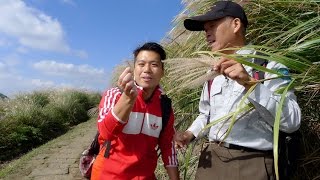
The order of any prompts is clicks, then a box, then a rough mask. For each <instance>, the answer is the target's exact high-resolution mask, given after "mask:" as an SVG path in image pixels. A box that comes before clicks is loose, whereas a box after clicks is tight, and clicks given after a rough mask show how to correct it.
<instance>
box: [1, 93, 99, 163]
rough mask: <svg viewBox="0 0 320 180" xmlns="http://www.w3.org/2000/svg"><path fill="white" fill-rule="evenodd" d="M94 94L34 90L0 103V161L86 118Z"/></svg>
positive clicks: (94, 102) (93, 103)
mask: <svg viewBox="0 0 320 180" xmlns="http://www.w3.org/2000/svg"><path fill="white" fill-rule="evenodd" d="M99 100H100V95H99V94H98V93H87V92H84V91H77V90H67V91H41V92H40V91H37V92H32V93H29V94H20V95H17V96H16V97H15V98H14V99H10V100H8V101H6V102H4V101H1V103H0V118H1V119H0V120H1V121H0V122H1V123H0V134H1V136H0V151H1V154H0V162H2V161H7V160H11V159H13V158H16V157H17V156H19V155H21V154H22V153H25V152H27V151H29V150H31V149H32V148H35V147H37V146H39V145H41V144H43V143H45V142H47V141H48V140H51V139H53V138H56V137H57V136H59V135H61V134H63V133H65V132H66V131H67V130H69V129H70V127H72V126H74V125H76V124H78V123H81V122H84V121H86V120H88V119H89V117H88V115H87V111H88V110H89V109H90V108H92V107H96V106H97V105H98V103H99Z"/></svg>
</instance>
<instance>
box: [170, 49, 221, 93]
mask: <svg viewBox="0 0 320 180" xmlns="http://www.w3.org/2000/svg"><path fill="white" fill-rule="evenodd" d="M217 60H218V58H216V57H214V58H213V57H211V56H207V55H200V57H197V58H173V59H167V60H165V61H164V63H166V69H167V76H168V78H169V79H170V80H169V81H172V82H173V84H177V86H176V87H175V89H177V90H183V89H194V88H197V87H199V86H201V85H203V83H205V82H206V81H208V80H211V79H214V78H215V77H216V76H218V75H219V73H218V72H216V71H213V70H212V65H213V63H214V62H215V61H217Z"/></svg>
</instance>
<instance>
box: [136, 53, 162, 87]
mask: <svg viewBox="0 0 320 180" xmlns="http://www.w3.org/2000/svg"><path fill="white" fill-rule="evenodd" d="M162 77H163V67H162V62H161V59H160V55H159V54H158V53H156V52H154V51H150V50H142V51H140V52H139V53H138V55H137V56H136V59H135V63H134V78H135V81H136V83H137V84H138V85H139V86H141V87H143V89H144V91H148V92H153V91H154V89H155V88H156V87H157V86H158V85H159V83H160V80H161V78H162Z"/></svg>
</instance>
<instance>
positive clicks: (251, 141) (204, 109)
mask: <svg viewBox="0 0 320 180" xmlns="http://www.w3.org/2000/svg"><path fill="white" fill-rule="evenodd" d="M253 53H256V52H255V51H253V50H239V51H238V52H237V54H253ZM249 61H251V62H252V63H253V59H249ZM244 67H245V69H246V71H247V72H248V73H249V74H252V68H251V67H249V66H245V65H244ZM266 68H269V69H273V70H279V69H280V70H281V69H282V70H283V69H284V70H287V68H286V67H285V66H283V65H281V64H279V63H276V62H274V61H272V62H269V63H268V64H267V66H266ZM275 76H277V75H275V74H270V73H267V72H266V73H265V78H271V77H275ZM289 82H290V79H288V78H286V79H283V78H278V79H274V80H268V81H265V82H264V83H263V84H262V83H259V84H258V85H257V86H256V87H255V89H254V90H253V91H252V92H251V94H250V95H249V97H248V100H246V101H247V102H246V104H248V103H249V102H251V103H252V104H253V105H254V107H255V109H254V110H253V111H250V112H247V113H243V114H241V115H239V116H238V117H237V119H238V120H237V121H236V123H235V124H234V126H233V128H232V130H231V133H230V134H229V136H228V137H227V138H226V139H225V142H227V143H230V144H235V145H239V146H244V147H249V148H253V149H258V150H272V149H273V128H272V127H273V124H274V119H275V115H276V110H277V106H278V104H279V102H280V98H281V95H279V94H276V93H275V91H276V90H277V89H279V88H280V87H283V86H286V85H288V83H289ZM245 93H246V90H245V88H244V87H243V86H242V85H240V84H238V83H237V82H236V81H233V80H232V79H229V78H226V77H225V76H223V75H219V76H217V77H216V78H214V80H213V82H212V85H211V91H210V98H209V93H208V84H207V82H206V83H205V84H204V87H203V90H202V93H201V98H200V102H199V111H200V115H199V116H198V117H197V118H196V120H195V121H194V122H193V123H192V125H191V126H190V128H189V129H188V130H189V131H191V132H192V133H193V135H194V136H195V137H198V136H199V137H200V136H203V135H205V133H203V131H201V130H202V129H203V128H204V127H205V126H206V124H207V119H208V116H209V112H210V122H212V121H215V120H217V119H219V118H221V117H223V116H225V115H227V114H229V113H230V112H234V111H235V110H236V109H237V107H238V106H239V102H240V101H241V99H242V97H243V96H244V94H245ZM230 122H231V120H230V119H229V120H228V121H226V122H220V123H218V124H216V125H214V126H212V127H211V128H210V130H209V135H208V136H209V141H222V140H223V138H224V135H225V134H226V132H227V129H228V127H229V125H230ZM300 122H301V112H300V108H299V105H298V104H297V102H296V96H295V95H294V93H293V91H292V90H290V91H288V93H287V95H286V99H285V102H284V105H283V109H282V115H281V120H280V130H281V131H284V132H288V133H290V132H293V131H295V130H297V129H298V128H299V127H300ZM200 132H201V133H200Z"/></svg>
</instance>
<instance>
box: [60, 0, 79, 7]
mask: <svg viewBox="0 0 320 180" xmlns="http://www.w3.org/2000/svg"><path fill="white" fill-rule="evenodd" d="M61 1H62V3H65V4H70V5H72V6H75V5H76V3H75V2H74V1H73V0H61Z"/></svg>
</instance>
